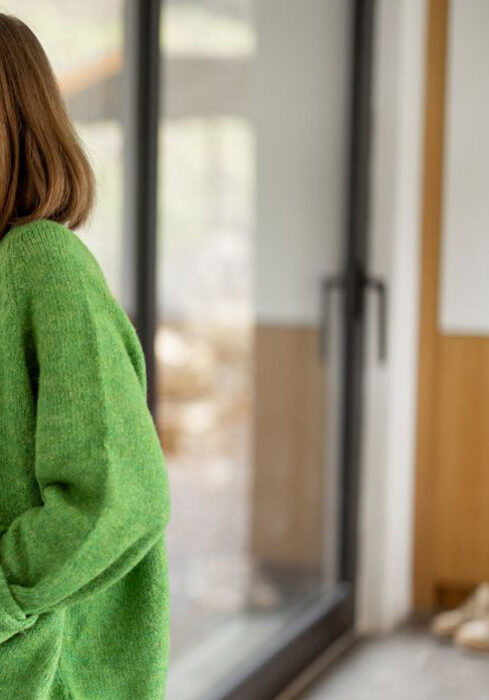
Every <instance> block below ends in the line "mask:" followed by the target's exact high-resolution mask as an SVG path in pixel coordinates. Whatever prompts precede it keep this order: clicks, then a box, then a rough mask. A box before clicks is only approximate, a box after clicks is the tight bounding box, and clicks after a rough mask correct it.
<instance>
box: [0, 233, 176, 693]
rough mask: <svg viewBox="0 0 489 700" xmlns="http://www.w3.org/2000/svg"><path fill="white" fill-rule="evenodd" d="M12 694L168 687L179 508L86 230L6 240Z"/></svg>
mask: <svg viewBox="0 0 489 700" xmlns="http://www.w3.org/2000/svg"><path fill="white" fill-rule="evenodd" d="M0 329H1V333H0V436H1V440H0V483H1V488H0V699H1V700H7V699H8V700H10V699H11V700H41V699H43V700H48V699H49V700H52V699H61V698H63V699H66V698H74V699H75V700H89V699H90V700H98V699H100V700H112V699H113V700H125V699H127V700H145V699H153V698H154V699H155V700H156V699H158V700H161V698H163V696H164V687H165V678H166V670H167V662H168V636H169V632H168V629H169V612H168V580H167V567H166V555H165V551H166V550H165V543H164V530H165V526H166V524H167V520H168V514H169V499H168V482H167V473H166V469H165V462H164V457H163V454H162V451H161V448H160V444H159V441H158V436H157V433H156V430H155V427H154V423H153V421H152V418H151V414H150V412H149V411H148V408H147V404H146V374H145V363H144V357H143V353H142V350H141V347H140V344H139V341H138V338H137V335H136V331H135V329H134V327H133V326H132V324H131V322H130V320H129V318H128V316H127V315H126V313H125V311H124V310H123V309H122V308H121V307H120V306H119V304H118V303H117V301H116V300H115V298H114V297H113V296H112V294H111V292H110V291H109V288H108V286H107V283H106V281H105V278H104V276H103V273H102V271H101V268H100V266H99V265H98V263H97V262H96V259H95V258H94V256H93V255H92V254H91V252H90V251H89V249H88V248H87V246H86V245H85V244H84V243H83V242H82V241H81V239H80V238H79V237H78V236H77V235H76V234H75V233H73V232H71V231H70V230H69V229H67V228H65V227H64V226H62V225H61V224H57V223H54V222H51V221H47V220H41V221H37V222H35V223H30V224H25V225H22V226H16V227H14V228H12V229H11V230H10V231H9V232H8V233H7V234H6V235H5V236H4V237H3V238H2V239H1V240H0Z"/></svg>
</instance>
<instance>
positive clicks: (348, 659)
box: [1, 0, 489, 700]
mask: <svg viewBox="0 0 489 700" xmlns="http://www.w3.org/2000/svg"><path fill="white" fill-rule="evenodd" d="M1 9H2V11H7V12H10V13H12V14H15V15H17V16H19V17H20V18H21V19H23V20H24V21H26V22H27V23H28V24H29V25H30V27H31V28H32V29H33V30H34V31H35V32H36V34H37V35H38V37H39V38H40V40H41V42H42V43H43V45H44V47H45V49H46V51H47V53H48V55H49V57H50V59H51V61H52V64H53V67H54V69H55V72H56V75H57V78H58V80H59V83H60V86H61V89H62V92H63V95H64V97H65V99H66V103H67V106H68V109H69V112H70V115H71V116H72V118H73V120H74V122H75V124H76V127H77V129H78V131H79V133H80V136H81V138H82V139H83V141H84V143H85V145H86V148H87V150H88V153H89V156H90V159H91V162H92V163H93V165H94V168H95V172H96V176H97V184H98V202H97V206H96V209H95V212H94V214H93V216H92V220H91V221H90V223H89V225H87V226H86V227H85V228H84V229H83V230H81V231H80V236H81V237H82V238H83V240H84V241H85V242H86V243H87V245H88V246H89V247H90V248H91V250H92V251H93V252H94V254H95V255H96V257H97V259H98V260H99V262H100V263H101V265H102V267H103V269H104V271H105V273H106V276H107V279H108V282H109V284H110V286H111V289H112V291H113V293H114V294H115V295H116V297H117V298H118V299H119V300H120V302H121V303H122V304H123V305H124V308H125V309H126V310H127V312H128V313H129V315H130V316H131V319H132V320H133V322H134V324H135V326H136V328H137V330H138V333H139V335H140V338H141V342H142V344H143V347H144V350H145V354H146V358H147V366H148V387H149V392H148V401H149V403H150V407H151V410H152V412H153V415H154V419H155V423H156V425H157V428H158V432H159V435H160V438H161V441H162V446H163V449H164V452H165V455H166V460H167V466H168V470H169V475H170V485H171V498H172V515H171V523H170V526H169V528H168V532H167V544H168V551H169V566H170V575H171V614H172V651H171V667H170V675H169V679H168V689H167V698H168V700H204V699H205V700H210V699H211V698H212V699H214V700H218V699H222V700H224V699H227V700H231V699H236V700H238V699H239V700H248V699H249V700H268V699H271V698H276V697H280V698H282V699H285V698H292V697H303V698H309V699H313V698H314V699H317V698H325V699H326V700H328V699H329V698H334V699H335V700H339V699H340V698H345V700H346V698H348V700H369V699H370V698H372V699H373V698H375V700H384V699H385V700H387V698H389V700H391V698H399V699H400V700H402V699H404V698H406V699H407V698H414V697H416V698H418V699H421V700H422V699H427V700H429V699H433V700H438V698H440V699H441V698H443V700H455V699H457V700H458V699H460V698H468V697H470V698H471V699H473V700H478V699H481V700H482V698H487V696H488V695H487V694H488V691H487V688H488V687H489V655H488V650H489V603H487V604H486V603H484V601H482V602H481V601H480V596H479V602H478V603H477V604H475V603H474V600H473V599H471V600H472V603H470V604H469V605H468V606H467V604H465V607H462V609H460V608H459V607H458V606H460V604H463V603H464V601H465V600H466V599H467V597H468V596H470V595H471V594H472V592H473V591H474V590H475V589H476V588H477V587H478V586H479V585H480V584H481V583H483V582H484V581H486V580H487V579H489V429H488V427H489V341H488V337H489V289H488V279H489V275H488V272H487V270H488V264H489V189H488V187H489V185H488V178H487V175H486V172H487V163H488V161H489V83H488V81H487V76H486V73H487V65H488V63H489V43H488V41H487V36H489V3H488V2H486V0H162V1H161V3H160V2H159V0H104V1H103V2H100V1H96V0H83V2H82V1H81V0H15V2H14V1H13V0H12V2H1ZM444 608H457V609H458V613H457V614H458V616H459V617H458V618H457V624H455V623H453V625H452V627H453V629H451V631H449V632H447V631H446V630H447V624H448V623H447V618H443V620H444V622H443V624H444V625H445V627H443V625H441V626H440V625H439V626H438V628H436V630H435V632H436V633H437V634H438V635H440V634H443V636H445V637H446V638H447V639H448V640H449V641H450V640H451V638H452V637H454V636H455V633H456V629H455V627H460V626H461V624H462V623H467V622H470V621H471V620H473V619H476V620H477V621H478V623H479V627H478V628H477V630H476V632H475V633H474V632H473V631H472V636H471V634H470V630H469V631H467V630H465V636H464V637H463V639H462V637H459V638H457V637H455V644H451V643H447V641H445V642H444V643H441V642H440V641H439V640H437V639H436V636H435V635H434V634H433V630H432V629H430V627H429V623H430V620H431V618H432V615H433V614H434V613H436V612H437V611H439V610H441V609H444ZM450 619H451V620H452V622H453V620H454V618H453V617H452V618H450ZM440 624H441V623H440ZM442 627H443V630H445V631H443V630H442ZM440 630H442V631H441V632H440ZM474 634H475V638H476V639H475V641H474ZM474 647H476V648H477V649H478V650H479V653H476V652H474V651H472V652H471V651H470V650H471V649H473V648H474Z"/></svg>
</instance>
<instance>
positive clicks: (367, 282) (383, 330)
mask: <svg viewBox="0 0 489 700" xmlns="http://www.w3.org/2000/svg"><path fill="white" fill-rule="evenodd" d="M363 286H364V289H366V290H367V291H369V290H370V291H373V292H375V293H376V295H377V300H378V302H377V303H378V306H377V308H378V317H377V327H378V336H377V337H378V345H377V347H378V358H379V362H385V360H386V359H387V286H386V284H385V282H384V281H383V280H382V279H380V277H368V276H367V277H365V278H364V282H363Z"/></svg>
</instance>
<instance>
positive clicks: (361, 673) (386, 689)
mask: <svg viewBox="0 0 489 700" xmlns="http://www.w3.org/2000/svg"><path fill="white" fill-rule="evenodd" d="M488 697H489V654H481V653H478V652H468V651H464V650H461V649H458V648H455V647H453V646H451V645H449V644H446V643H440V642H438V641H436V640H435V639H433V638H432V637H431V636H430V634H429V633H428V632H427V631H426V629H425V628H424V627H423V628H409V629H405V630H402V631H400V632H398V633H396V634H394V635H393V636H389V637H385V638H382V639H378V640H370V641H366V642H359V643H357V644H356V646H354V647H353V649H352V650H351V651H350V652H348V653H347V654H346V655H345V656H343V658H342V659H341V660H340V661H339V662H338V663H337V664H336V665H334V666H332V668H331V669H330V670H329V671H328V672H327V673H326V674H325V675H324V676H323V677H322V678H321V679H320V680H319V682H318V683H317V684H316V685H315V687H313V688H311V689H310V690H309V691H308V692H307V693H305V694H304V695H303V696H302V698H301V700H414V699H415V700H465V699H467V700H468V699H469V698H470V700H487V698H488Z"/></svg>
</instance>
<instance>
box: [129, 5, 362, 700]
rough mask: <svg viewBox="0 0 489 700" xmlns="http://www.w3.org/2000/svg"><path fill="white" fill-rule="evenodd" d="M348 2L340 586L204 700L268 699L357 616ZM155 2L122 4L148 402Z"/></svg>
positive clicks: (356, 321)
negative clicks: (128, 60) (128, 58)
mask: <svg viewBox="0 0 489 700" xmlns="http://www.w3.org/2000/svg"><path fill="white" fill-rule="evenodd" d="M351 2H352V24H353V26H352V51H353V55H352V74H351V86H352V88H351V108H350V134H351V136H350V154H349V182H348V207H347V222H346V232H345V242H346V246H345V255H344V271H343V275H342V280H343V285H342V286H343V294H344V303H343V357H344V369H343V379H342V382H343V408H342V416H343V420H342V435H341V472H340V473H341V483H340V484H339V491H340V493H339V498H340V516H339V517H340V523H339V532H340V535H339V537H340V541H339V543H338V545H339V546H338V551H339V562H338V564H339V572H340V576H339V578H340V581H341V582H340V583H339V585H338V586H337V587H336V589H335V590H334V591H333V592H332V593H331V594H330V595H329V596H325V597H324V598H323V599H321V600H319V601H318V602H317V603H316V604H315V605H314V606H312V607H311V608H309V609H308V610H307V612H306V613H305V614H304V615H303V616H302V617H300V618H299V619H297V620H296V621H295V623H293V624H291V625H290V626H289V627H287V628H286V629H285V630H284V632H283V634H282V636H281V637H280V639H274V640H272V641H271V642H270V644H269V645H268V647H267V648H265V649H262V650H261V651H260V656H259V658H255V659H252V660H250V661H249V663H248V664H246V665H244V666H243V667H241V668H240V669H239V671H238V672H236V673H234V674H232V675H231V676H229V678H228V679H227V680H226V681H225V682H224V683H223V684H222V685H221V686H220V687H219V688H216V689H215V690H214V691H213V693H212V694H211V695H210V696H208V697H207V698H206V700H270V699H271V698H273V697H275V695H276V694H277V693H279V692H280V691H281V690H283V689H284V688H285V687H287V685H289V684H290V683H291V682H292V681H293V680H294V679H295V678H297V676H298V675H299V674H300V673H301V672H302V671H303V670H304V669H305V668H306V667H307V666H308V665H309V664H310V663H311V662H312V661H313V660H314V659H315V658H316V657H317V656H318V655H319V654H321V653H322V652H324V651H325V649H326V648H327V647H328V645H329V644H331V643H332V642H334V641H335V640H337V639H338V638H340V637H341V636H342V635H344V634H345V633H346V632H348V631H349V630H351V629H352V628H353V626H354V622H355V593H356V581H357V549H358V536H357V529H358V483H359V465H360V450H361V418H362V397H363V364H364V331H365V303H364V294H365V289H366V285H367V284H368V277H367V258H368V204H369V164H370V141H371V95H372V63H373V31H374V9H375V0H351ZM163 5H164V2H161V0H127V15H126V29H127V41H128V43H129V44H130V46H132V49H131V52H130V56H131V65H129V66H127V70H128V75H129V78H128V80H129V96H130V106H129V109H130V115H129V119H128V121H127V130H126V144H127V148H128V156H129V157H128V168H127V171H128V174H127V175H126V189H125V192H126V202H125V205H126V206H127V211H128V212H129V216H128V222H129V229H130V234H131V240H132V241H133V242H134V250H135V260H136V276H135V299H136V314H135V325H136V329H137V331H138V334H139V336H140V339H141V343H142V346H143V349H144V351H145V354H146V361H147V378H148V404H149V406H150V409H151V411H152V412H153V413H154V411H155V406H156V392H155V380H156V376H155V361H154V341H155V332H156V311H157V299H156V251H157V216H156V213H157V166H158V161H157V159H158V118H159V117H158V114H159V107H160V100H159V95H158V87H159V84H160V83H159V76H158V73H159V52H160V40H159V30H158V28H159V24H160V22H159V13H160V10H161V7H162V6H163Z"/></svg>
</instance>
